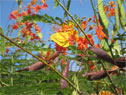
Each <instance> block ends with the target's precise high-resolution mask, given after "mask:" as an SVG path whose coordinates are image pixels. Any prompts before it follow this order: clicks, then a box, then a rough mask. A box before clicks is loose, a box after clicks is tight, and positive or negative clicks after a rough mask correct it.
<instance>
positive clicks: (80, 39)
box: [77, 37, 84, 50]
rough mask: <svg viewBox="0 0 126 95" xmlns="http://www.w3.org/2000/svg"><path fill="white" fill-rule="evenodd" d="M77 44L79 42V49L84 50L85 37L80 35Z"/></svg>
mask: <svg viewBox="0 0 126 95" xmlns="http://www.w3.org/2000/svg"><path fill="white" fill-rule="evenodd" d="M77 44H78V49H79V50H83V48H84V39H83V37H79V39H78V41H77Z"/></svg>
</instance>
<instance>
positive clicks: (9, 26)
mask: <svg viewBox="0 0 126 95" xmlns="http://www.w3.org/2000/svg"><path fill="white" fill-rule="evenodd" d="M10 28H11V25H8V27H7V33H6V36H8V33H9V29H10Z"/></svg>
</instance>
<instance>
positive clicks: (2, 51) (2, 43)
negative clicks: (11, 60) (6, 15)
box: [0, 26, 5, 56]
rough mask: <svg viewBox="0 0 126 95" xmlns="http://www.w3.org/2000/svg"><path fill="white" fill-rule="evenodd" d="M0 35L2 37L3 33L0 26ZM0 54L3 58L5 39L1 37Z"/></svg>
mask: <svg viewBox="0 0 126 95" xmlns="http://www.w3.org/2000/svg"><path fill="white" fill-rule="evenodd" d="M0 33H1V34H3V35H4V31H3V29H2V27H1V26H0ZM0 46H1V54H2V56H4V53H5V39H4V38H3V37H1V45H0Z"/></svg>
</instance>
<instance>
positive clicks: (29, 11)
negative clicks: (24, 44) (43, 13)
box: [9, 0, 48, 41]
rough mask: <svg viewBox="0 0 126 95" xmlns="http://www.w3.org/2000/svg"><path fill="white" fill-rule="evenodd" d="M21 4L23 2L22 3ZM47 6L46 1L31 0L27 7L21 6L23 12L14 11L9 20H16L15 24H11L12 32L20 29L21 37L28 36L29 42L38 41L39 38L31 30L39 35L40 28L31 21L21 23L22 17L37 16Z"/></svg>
mask: <svg viewBox="0 0 126 95" xmlns="http://www.w3.org/2000/svg"><path fill="white" fill-rule="evenodd" d="M38 2H39V3H40V4H42V5H40V4H39V5H37V3H38ZM22 3H23V2H22ZM47 7H48V5H47V4H46V0H41V1H40V0H32V1H31V2H30V3H28V4H27V6H23V8H22V9H23V10H20V11H19V10H15V11H13V12H11V14H10V16H9V19H10V20H16V22H15V24H12V29H13V30H18V29H20V31H21V33H22V37H28V36H30V40H31V41H33V40H39V36H37V35H36V34H35V33H34V32H33V28H34V30H35V31H36V33H40V32H41V30H40V27H39V26H38V25H37V24H36V23H35V22H33V21H25V22H21V20H22V17H23V16H28V15H33V16H34V15H35V14H37V13H38V12H39V11H40V10H41V9H43V10H45V9H47Z"/></svg>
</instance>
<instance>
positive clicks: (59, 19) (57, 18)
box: [55, 17, 63, 25]
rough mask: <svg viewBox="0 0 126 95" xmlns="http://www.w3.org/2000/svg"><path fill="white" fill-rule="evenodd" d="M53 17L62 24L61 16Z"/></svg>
mask: <svg viewBox="0 0 126 95" xmlns="http://www.w3.org/2000/svg"><path fill="white" fill-rule="evenodd" d="M55 19H56V20H58V21H59V22H60V24H61V25H62V24H63V21H62V19H61V18H59V17H56V18H55Z"/></svg>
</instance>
